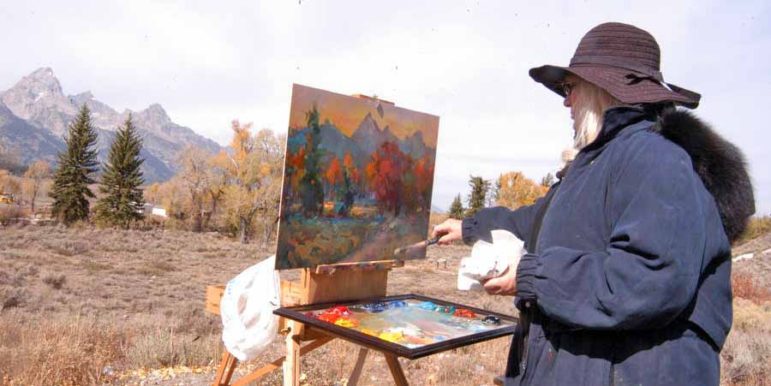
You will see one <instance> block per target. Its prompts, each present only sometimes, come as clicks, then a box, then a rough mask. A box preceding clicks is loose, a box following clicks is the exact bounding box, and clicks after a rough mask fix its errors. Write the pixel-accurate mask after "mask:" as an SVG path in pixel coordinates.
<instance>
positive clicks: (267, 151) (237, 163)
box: [0, 105, 285, 243]
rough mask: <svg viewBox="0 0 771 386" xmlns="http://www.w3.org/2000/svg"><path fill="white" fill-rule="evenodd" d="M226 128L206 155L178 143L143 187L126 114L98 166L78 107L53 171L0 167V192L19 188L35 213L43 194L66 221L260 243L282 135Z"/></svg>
mask: <svg viewBox="0 0 771 386" xmlns="http://www.w3.org/2000/svg"><path fill="white" fill-rule="evenodd" d="M231 128H232V131H233V139H232V141H231V143H230V147H229V148H228V149H226V150H222V151H220V152H219V153H216V154H212V153H209V152H206V151H204V150H202V149H200V148H196V147H188V148H185V149H183V150H182V151H181V152H180V154H179V156H178V159H177V161H178V172H177V174H176V175H175V176H173V177H172V178H171V179H170V180H168V181H165V182H160V183H153V184H150V185H149V186H148V185H145V180H144V176H143V174H142V170H141V167H142V164H143V163H144V159H143V158H142V157H141V152H142V139H141V137H140V136H139V134H138V132H137V129H136V127H135V126H134V124H133V121H132V117H131V115H129V116H128V117H127V118H126V120H125V122H124V123H123V124H122V125H121V126H120V127H118V128H117V130H116V135H115V138H114V140H113V141H112V143H111V145H110V149H109V153H108V156H107V159H106V160H105V162H104V164H101V165H100V163H99V162H98V160H97V151H96V143H97V133H96V130H95V128H94V126H93V124H92V122H91V113H90V111H89V109H88V107H87V106H85V105H83V106H82V107H81V108H80V110H79V112H78V115H77V116H76V118H75V119H74V120H73V121H72V122H71V123H70V125H69V126H68V128H67V132H66V134H65V138H64V140H65V149H64V150H63V151H62V152H61V153H59V154H58V164H57V166H56V168H55V170H51V167H50V165H49V164H48V163H47V162H45V161H42V160H38V161H35V162H34V163H32V164H31V165H29V166H28V167H27V168H26V171H24V170H23V169H20V170H15V171H10V170H5V169H0V194H4V196H6V197H12V198H15V196H18V195H19V194H20V193H23V195H24V197H25V199H26V202H28V203H29V206H28V208H29V211H30V213H31V214H32V215H33V216H34V215H35V213H36V211H38V210H39V208H36V203H37V202H38V201H40V198H41V196H42V195H45V194H46V192H47V195H48V196H49V197H50V198H51V204H50V215H51V217H52V218H53V219H55V220H57V221H58V222H60V223H62V224H64V225H66V226H71V225H73V224H76V223H78V222H89V223H93V224H95V225H97V226H100V227H116V228H122V229H129V228H132V227H147V226H160V225H161V224H162V226H164V227H170V228H175V229H186V230H192V231H195V232H200V231H220V232H225V233H229V234H232V235H233V236H237V237H239V239H240V240H241V241H242V242H247V241H249V240H250V239H251V238H254V237H255V236H258V237H257V238H258V239H259V240H260V241H262V242H263V243H267V242H268V241H269V240H270V238H271V237H272V235H273V234H274V233H275V229H276V220H277V216H278V206H279V198H280V190H281V176H282V167H283V156H284V145H285V138H284V137H283V136H278V135H275V134H274V133H273V132H272V131H271V130H268V129H263V130H260V131H257V132H256V133H254V134H252V132H251V129H252V125H251V124H242V123H240V122H239V121H237V120H235V121H233V122H232V125H231ZM0 153H2V154H3V155H7V154H8V152H5V151H3V152H0ZM6 158H8V159H7V160H5V158H4V162H5V163H7V164H9V165H11V164H13V165H15V164H16V163H15V162H14V160H13V157H6ZM14 174H17V175H18V174H21V176H17V175H14ZM146 202H147V203H151V204H150V205H152V206H158V207H161V208H163V209H164V210H165V213H166V214H167V217H168V218H167V219H162V218H159V217H155V216H153V217H152V218H145V203H146ZM15 203H16V205H12V206H10V205H6V206H5V207H3V208H0V209H3V210H6V211H7V210H8V209H15V208H20V207H21V205H20V204H21V202H20V201H19V200H15ZM150 205H148V206H150ZM25 210H26V209H25ZM17 212H18V211H17ZM14 216H15V217H21V215H19V214H18V213H16V214H15V215H14Z"/></svg>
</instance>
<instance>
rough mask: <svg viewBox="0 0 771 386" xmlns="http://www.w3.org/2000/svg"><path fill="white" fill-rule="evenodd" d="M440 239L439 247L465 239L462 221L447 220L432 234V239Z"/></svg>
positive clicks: (435, 228) (436, 227)
mask: <svg viewBox="0 0 771 386" xmlns="http://www.w3.org/2000/svg"><path fill="white" fill-rule="evenodd" d="M434 237H440V239H439V241H438V242H437V243H438V244H439V245H447V244H450V243H451V242H453V241H455V240H460V239H461V238H462V237H463V230H462V229H461V221H460V220H456V219H454V218H450V219H447V220H445V221H444V222H443V223H441V224H439V225H437V226H435V227H434V230H433V231H432V232H431V238H434Z"/></svg>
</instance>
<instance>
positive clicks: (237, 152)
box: [219, 120, 286, 245]
mask: <svg viewBox="0 0 771 386" xmlns="http://www.w3.org/2000/svg"><path fill="white" fill-rule="evenodd" d="M231 129H232V130H233V139H232V141H231V143H230V147H231V151H230V152H224V151H223V152H222V153H220V155H219V157H220V159H221V160H222V162H221V165H222V166H223V167H224V170H225V172H226V176H227V181H228V184H227V185H226V186H225V192H224V202H225V204H224V206H225V210H226V212H227V214H226V217H227V219H228V222H229V223H230V226H231V227H232V228H233V229H235V230H236V232H237V233H238V235H239V239H240V240H241V242H242V243H246V242H248V240H249V238H250V236H251V235H252V233H253V232H254V231H255V228H257V229H256V230H259V231H260V232H261V236H262V240H261V241H262V243H263V245H264V244H267V242H268V241H269V240H270V237H271V235H272V234H273V232H274V231H275V227H276V220H277V219H278V206H279V197H280V194H281V175H282V167H283V156H284V144H285V142H286V141H285V139H284V138H283V136H276V135H275V134H274V133H273V132H272V131H271V130H268V129H263V130H260V131H258V132H257V133H255V134H254V135H252V134H251V129H252V124H251V123H244V124H242V123H241V122H239V121H238V120H234V121H233V122H232V125H231Z"/></svg>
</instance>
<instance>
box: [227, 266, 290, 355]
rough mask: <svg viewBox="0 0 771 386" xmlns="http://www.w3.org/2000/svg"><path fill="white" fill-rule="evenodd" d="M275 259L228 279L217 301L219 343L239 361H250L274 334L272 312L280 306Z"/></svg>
mask: <svg viewBox="0 0 771 386" xmlns="http://www.w3.org/2000/svg"><path fill="white" fill-rule="evenodd" d="M275 265H276V256H275V255H273V256H270V257H268V258H267V259H265V260H263V261H261V262H259V263H257V264H255V265H253V266H251V267H249V268H247V269H246V270H245V271H243V272H241V273H240V274H238V276H236V277H234V278H233V279H231V280H230V281H229V282H228V284H227V286H226V287H225V293H224V294H223V295H222V300H221V301H220V315H221V316H222V342H223V343H225V348H226V349H227V350H228V352H230V353H231V354H233V356H234V357H236V358H238V360H239V361H242V362H243V361H247V360H250V359H254V358H255V357H256V356H257V355H258V354H259V353H261V352H262V351H263V350H265V349H266V348H267V347H268V345H270V343H271V342H273V339H275V337H276V333H277V331H278V317H277V316H276V315H273V310H275V309H276V308H278V307H279V306H280V305H281V299H280V288H281V282H280V278H279V275H278V272H277V271H276V270H275Z"/></svg>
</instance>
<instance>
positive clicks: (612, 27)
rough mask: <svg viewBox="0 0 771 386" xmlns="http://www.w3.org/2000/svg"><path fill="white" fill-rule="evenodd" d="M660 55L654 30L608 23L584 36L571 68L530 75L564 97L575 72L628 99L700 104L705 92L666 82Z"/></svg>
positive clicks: (547, 68) (553, 68)
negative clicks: (568, 78) (652, 33)
mask: <svg viewBox="0 0 771 386" xmlns="http://www.w3.org/2000/svg"><path fill="white" fill-rule="evenodd" d="M660 58H661V51H660V50H659V45H658V43H656V39H654V38H653V36H652V35H651V34H649V33H648V32H646V31H644V30H642V29H640V28H637V27H635V26H632V25H629V24H622V23H604V24H600V25H598V26H596V27H594V28H592V29H591V30H590V31H589V32H587V33H586V35H584V37H583V38H582V39H581V42H580V43H578V48H576V52H575V54H574V55H573V58H572V59H571V60H570V65H569V66H568V67H560V66H552V65H545V66H541V67H536V68H533V69H531V70H530V76H531V77H532V78H533V79H535V80H536V81H537V82H540V83H542V84H543V85H544V86H546V87H547V88H549V89H550V90H552V91H554V92H555V93H557V94H559V95H561V96H562V97H565V92H564V91H563V87H562V84H563V82H564V80H565V76H566V75H567V74H573V75H575V76H577V77H579V78H581V79H583V80H585V81H587V82H589V83H592V84H594V85H595V86H597V87H599V88H601V89H603V90H605V91H607V92H608V93H610V95H612V96H613V97H615V98H616V99H618V100H619V101H621V102H622V103H624V104H640V103H660V102H672V103H675V104H678V105H681V106H685V107H689V108H696V107H697V106H698V105H699V99H701V95H699V94H698V93H696V92H693V91H690V90H687V89H684V88H682V87H678V86H675V85H673V84H671V83H666V82H664V76H663V75H662V74H661V71H660V69H659V68H660V67H659V66H660Z"/></svg>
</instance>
